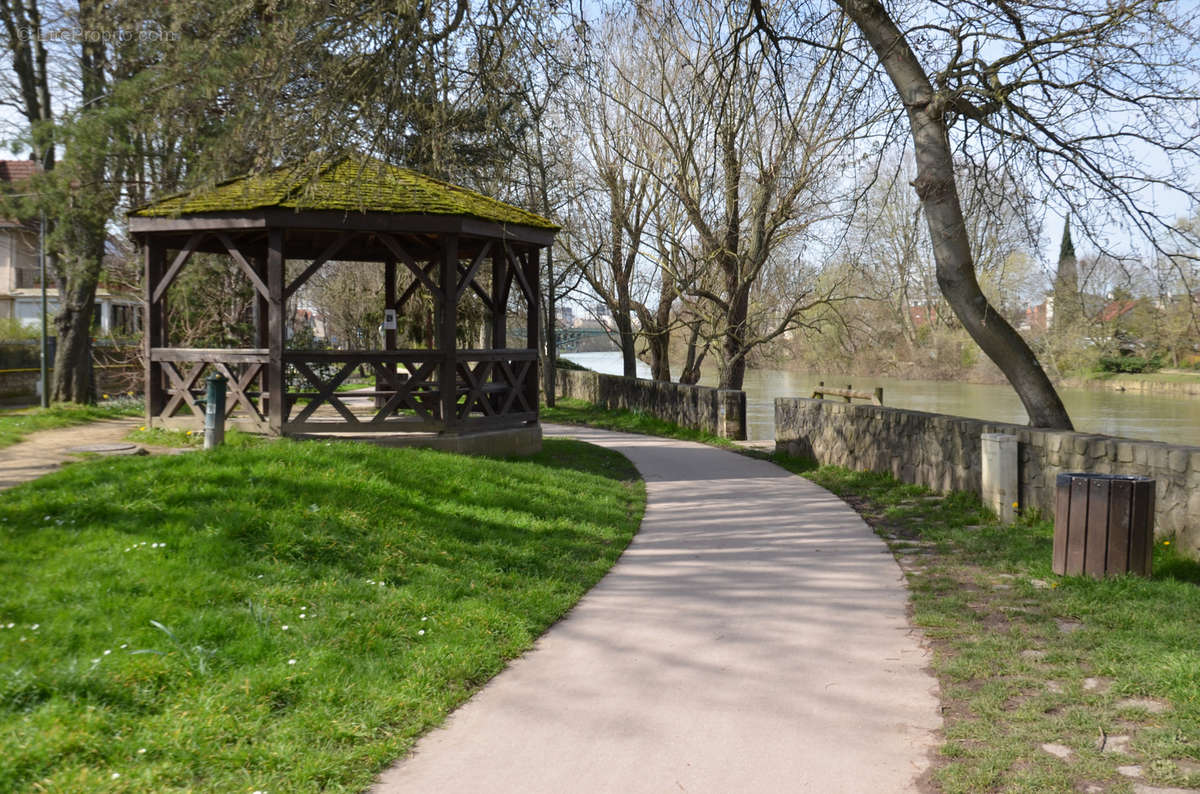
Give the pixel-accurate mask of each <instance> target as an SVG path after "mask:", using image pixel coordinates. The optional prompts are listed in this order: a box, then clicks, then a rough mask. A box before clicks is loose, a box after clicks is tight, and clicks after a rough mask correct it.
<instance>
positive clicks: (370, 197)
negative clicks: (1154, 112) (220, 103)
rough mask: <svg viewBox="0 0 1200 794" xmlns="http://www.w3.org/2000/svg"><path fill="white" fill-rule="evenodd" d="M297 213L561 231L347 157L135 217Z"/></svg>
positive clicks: (263, 176)
mask: <svg viewBox="0 0 1200 794" xmlns="http://www.w3.org/2000/svg"><path fill="white" fill-rule="evenodd" d="M275 207H282V208H287V209H294V210H318V211H320V210H332V211H338V212H381V213H391V214H397V215H456V216H468V217H472V218H478V219H481V220H485V221H491V222H493V223H502V224H519V225H522V226H532V227H534V228H538V229H550V230H557V229H558V228H559V227H558V226H557V225H556V224H555V223H553V222H552V221H549V220H547V219H546V218H543V217H542V216H540V215H535V214H534V213H532V212H527V211H526V210H523V209H521V208H519V207H514V206H513V205H511V204H505V203H504V202H502V201H497V200H496V199H493V198H489V197H488V196H485V195H483V194H482V193H476V192H475V191H473V190H468V189H467V188H465V187H460V186H458V185H453V184H451V183H449V182H443V181H441V180H438V179H434V178H432V177H428V176H425V175H424V174H419V173H417V172H416V171H411V170H409V169H407V168H400V167H399V166H395V165H392V164H390V163H387V162H384V161H383V160H379V159H377V158H374V157H364V156H358V155H345V156H342V157H339V158H337V159H335V160H333V161H331V162H329V163H326V164H324V165H322V166H320V167H319V168H317V169H316V170H315V172H314V170H313V169H312V167H311V166H306V165H305V164H302V163H298V162H297V163H289V164H286V165H282V166H279V167H278V168H273V169H271V170H269V171H263V172H260V173H257V174H248V175H246V176H241V177H238V178H236V179H231V180H229V181H226V182H221V183H219V184H217V185H215V186H213V187H208V188H199V189H196V190H193V191H189V192H187V193H179V194H177V195H173V196H168V197H166V198H163V199H159V200H158V201H155V202H153V203H151V204H148V205H146V206H144V207H141V208H139V209H136V210H133V211H132V212H130V215H131V216H134V217H141V218H162V217H177V216H180V215H193V214H202V213H209V212H222V213H228V212H247V211H251V210H260V209H268V208H275Z"/></svg>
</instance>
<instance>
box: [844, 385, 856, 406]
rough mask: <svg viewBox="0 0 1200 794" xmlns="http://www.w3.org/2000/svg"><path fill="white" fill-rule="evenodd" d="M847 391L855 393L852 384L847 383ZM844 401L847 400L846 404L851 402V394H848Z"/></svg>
mask: <svg viewBox="0 0 1200 794" xmlns="http://www.w3.org/2000/svg"><path fill="white" fill-rule="evenodd" d="M846 391H848V392H849V391H854V386H852V385H851V384H849V383H847V384H846ZM844 399H845V400H846V402H850V395H849V394H847V395H846V396H845V398H844Z"/></svg>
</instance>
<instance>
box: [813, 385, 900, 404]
mask: <svg viewBox="0 0 1200 794" xmlns="http://www.w3.org/2000/svg"><path fill="white" fill-rule="evenodd" d="M826 397H841V398H843V399H844V400H845V401H846V402H850V401H851V400H870V401H871V403H872V404H873V405H883V387H882V386H878V387H876V389H875V391H874V392H867V391H855V390H854V387H853V386H851V385H849V384H847V385H846V388H844V389H835V388H832V387H831V388H828V389H827V388H825V381H819V382H818V383H817V388H815V389H813V393H812V399H814V400H822V399H825V398H826Z"/></svg>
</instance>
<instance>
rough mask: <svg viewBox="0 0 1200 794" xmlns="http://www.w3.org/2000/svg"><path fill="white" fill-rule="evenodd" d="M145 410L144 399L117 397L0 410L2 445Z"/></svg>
mask: <svg viewBox="0 0 1200 794" xmlns="http://www.w3.org/2000/svg"><path fill="white" fill-rule="evenodd" d="M144 411H145V406H144V405H143V404H142V402H141V400H138V399H136V398H133V397H118V398H116V399H113V400H107V401H105V402H103V403H100V404H99V405H74V404H71V403H58V404H55V405H51V406H50V407H49V408H30V409H27V410H21V411H10V412H5V413H0V449H2V448H4V447H8V446H12V445H13V444H16V443H17V442H18V441H20V440H21V439H23V438H25V436H27V435H29V434H30V433H36V432H37V431H39V430H54V429H56V428H60V427H71V426H73V425H82V424H87V423H88V422H95V421H96V420H98V419H116V418H118V417H122V416H139V415H141V414H142V413H143V412H144Z"/></svg>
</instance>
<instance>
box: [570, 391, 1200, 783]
mask: <svg viewBox="0 0 1200 794" xmlns="http://www.w3.org/2000/svg"><path fill="white" fill-rule="evenodd" d="M570 409H571V413H570V416H571V417H572V419H573V420H575V421H577V422H579V423H595V424H598V425H599V426H603V427H615V428H617V429H629V430H634V428H646V429H643V430H636V431H635V432H648V433H654V432H655V430H654V429H655V427H656V424H655V422H646V421H645V420H644V419H642V418H641V417H636V416H626V417H614V416H612V414H614V413H621V412H608V411H601V410H599V409H594V408H590V409H588V408H582V407H577V406H574V405H571V406H570ZM593 415H594V416H596V417H597V418H598V421H595V422H593V420H592V419H591V417H592V416H593ZM556 421H570V420H568V419H565V418H564V419H559V420H556ZM664 424H665V423H664ZM677 431H678V429H677V428H676V429H675V430H674V431H671V430H669V431H668V432H667V433H661V435H670V436H672V437H676V438H679V437H683V436H680V435H676V434H675V433H676V432H677ZM693 440H701V441H703V440H706V439H702V438H697V439H693ZM727 445H728V444H727V443H726V444H723V446H727ZM756 456H757V455H756ZM772 460H775V462H777V463H779V464H780V465H782V466H784V467H785V468H788V469H789V470H791V471H793V472H795V473H797V474H801V475H803V476H805V477H808V478H809V479H811V480H813V481H814V482H816V483H817V484H819V485H822V486H823V487H825V488H827V489H829V490H830V491H832V492H834V493H835V494H837V495H838V496H840V497H841V498H842V499H844V500H846V501H847V502H848V503H849V504H850V505H851V506H853V507H854V508H855V509H856V510H857V511H858V512H859V513H860V514H861V515H862V516H863V517H864V519H865V520H866V521H867V522H868V523H869V524H871V525H872V527H874V529H875V531H876V532H877V533H878V534H879V535H880V536H881V537H882V538H883V539H884V540H885V541H886V542H887V543H888V544H889V546H890V547H891V549H892V551H893V552H894V553H895V555H896V557H897V560H898V562H899V563H900V566H901V568H902V569H903V570H904V572H905V575H906V577H907V580H908V586H909V591H910V594H911V603H912V620H913V622H914V624H915V625H917V626H920V627H921V628H922V630H923V632H924V634H925V636H926V637H927V638H928V640H929V642H930V644H931V646H932V649H933V668H934V671H935V673H936V675H937V677H938V680H939V683H940V689H941V699H942V709H943V716H944V720H945V727H944V741H943V743H942V745H941V747H940V748H939V750H938V757H937V759H936V761H935V768H934V769H933V771H932V774H931V775H930V779H929V781H928V783H929V785H930V787H931V788H933V789H934V790H936V791H942V792H948V793H950V794H967V793H968V792H970V793H971V794H974V792H983V791H1004V792H1039V793H1040V792H1081V791H1104V792H1130V791H1133V790H1134V789H1133V786H1134V784H1135V783H1141V784H1152V785H1155V786H1190V787H1200V631H1198V630H1197V627H1198V626H1200V564H1198V563H1196V562H1195V561H1192V560H1188V559H1185V558H1183V557H1182V556H1181V555H1179V554H1177V553H1176V552H1175V551H1174V549H1173V546H1172V545H1171V543H1170V541H1169V539H1168V540H1166V541H1164V540H1159V541H1158V542H1157V543H1156V544H1155V549H1154V563H1153V567H1154V575H1153V577H1152V578H1150V579H1142V578H1139V577H1135V576H1125V577H1117V578H1112V579H1107V580H1104V581H1097V580H1093V579H1091V578H1087V577H1058V576H1055V575H1054V574H1053V573H1052V572H1051V570H1050V561H1051V551H1052V539H1053V524H1052V522H1050V521H1046V520H1041V519H1039V518H1038V517H1037V516H1029V517H1025V518H1023V519H1022V520H1021V521H1020V522H1019V523H1017V524H1016V525H1014V526H1002V525H1000V524H999V523H998V522H997V521H996V520H995V518H994V517H993V516H992V515H991V513H990V512H989V511H988V510H987V509H985V508H984V507H983V505H982V504H981V503H980V501H979V500H978V498H976V497H975V496H974V495H971V494H965V493H953V494H948V495H935V494H933V493H932V492H930V491H929V490H927V489H925V488H923V487H921V486H917V485H909V484H905V483H902V482H899V481H898V480H896V479H894V478H892V477H891V476H890V475H883V474H876V473H871V472H853V471H850V470H848V469H843V468H839V467H834V466H821V467H817V466H816V465H815V464H813V463H812V462H810V461H802V460H797V459H792V458H772Z"/></svg>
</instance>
